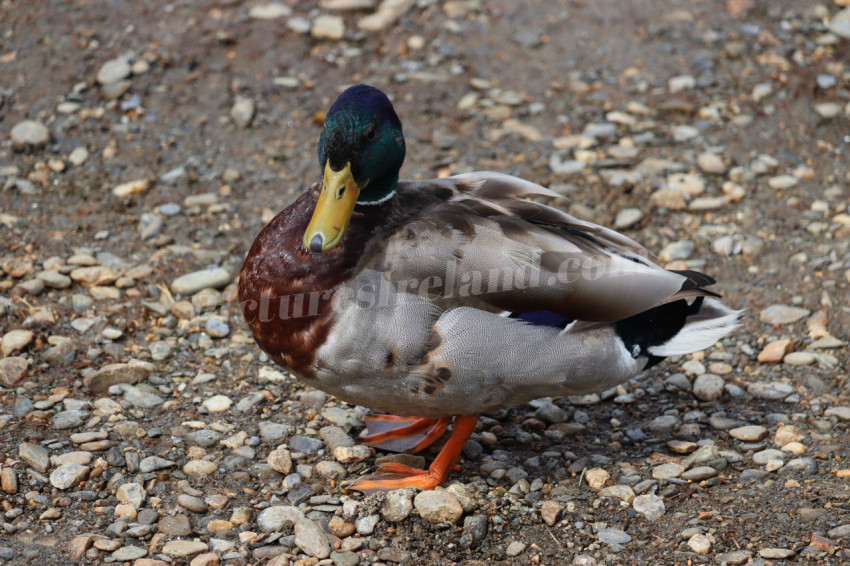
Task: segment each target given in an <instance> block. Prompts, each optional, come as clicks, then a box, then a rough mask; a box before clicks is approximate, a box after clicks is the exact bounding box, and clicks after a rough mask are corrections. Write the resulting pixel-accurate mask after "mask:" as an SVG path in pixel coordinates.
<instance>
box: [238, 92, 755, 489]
mask: <svg viewBox="0 0 850 566" xmlns="http://www.w3.org/2000/svg"><path fill="white" fill-rule="evenodd" d="M318 157H319V166H320V167H321V169H322V171H323V180H322V182H320V183H315V184H314V185H312V186H311V187H310V188H309V189H308V190H307V191H306V192H305V193H303V194H302V195H301V196H299V197H298V198H297V199H296V200H295V202H294V203H292V204H291V205H290V206H289V207H287V208H286V209H285V210H283V211H282V212H281V213H279V214H278V215H277V216H276V217H275V218H274V219H273V220H272V221H271V222H270V223H269V224H268V225H267V226H266V227H265V228H264V229H263V230H262V232H260V234H259V236H257V239H256V240H255V241H254V244H253V245H252V246H251V249H250V251H249V253H248V255H247V257H246V259H245V263H244V265H243V267H242V272H241V275H240V279H239V299H240V302H241V307H242V311H243V313H244V316H245V318H246V320H247V321H248V324H249V326H250V329H251V332H252V333H253V336H254V338H255V340H256V341H257V344H258V345H259V346H260V348H262V349H263V350H264V351H265V352H266V353H267V354H268V355H269V357H270V358H271V359H272V360H274V361H275V362H277V363H278V364H280V365H281V366H283V367H284V368H286V369H288V370H289V371H291V372H292V373H293V374H295V375H296V376H297V377H298V378H300V379H301V380H302V381H303V382H304V383H306V384H309V385H311V386H313V387H316V388H318V389H321V390H323V391H325V392H327V393H330V394H332V395H335V396H336V397H338V398H339V399H341V400H344V401H346V402H348V403H353V404H358V405H363V406H365V407H368V408H370V409H372V410H375V411H381V412H384V413H387V414H384V415H379V414H375V415H373V416H371V417H369V418H367V425H368V427H369V434H368V435H367V436H366V437H365V439H364V442H365V443H366V444H369V445H372V446H377V447H380V448H384V449H388V450H397V451H411V452H417V451H420V450H422V449H424V448H425V447H427V446H428V445H430V444H432V443H433V442H435V441H436V440H437V439H439V438H440V437H441V436H442V435H443V434H444V433H445V432H446V431H447V430H448V428H449V426H451V428H452V432H451V436H450V437H449V439H448V440H447V442H446V443H445V445H444V447H443V448H442V449H441V451H440V452H439V454H438V455H437V457H436V459H435V460H434V461H433V463H432V464H431V465H430V467H429V468H428V469H427V470H419V469H414V468H409V467H406V466H403V465H400V464H398V463H390V464H385V465H383V466H382V467H380V468H379V469H378V470H377V472H378V473H377V474H375V475H372V476H367V477H364V478H360V479H358V480H356V481H355V482H353V484H351V485H349V487H350V488H351V489H355V490H360V491H364V492H370V491H374V490H389V489H397V488H401V487H405V486H417V487H420V488H422V489H431V488H433V487H435V486H437V485H440V484H441V483H443V481H444V480H445V478H446V476H447V475H448V474H449V472H450V471H451V470H452V469H453V468H454V466H455V464H456V463H457V461H458V458H459V456H460V453H461V450H462V449H463V447H464V445H465V443H466V441H467V440H468V438H469V436H470V435H471V434H472V432H473V431H474V429H475V424H476V421H477V418H478V417H477V415H479V414H481V413H487V412H491V411H496V410H498V409H503V408H507V407H513V406H516V405H520V404H522V403H525V402H527V401H530V400H533V399H536V398H540V397H548V396H562V395H583V394H587V393H591V392H599V391H603V390H606V389H609V388H611V387H614V386H616V385H617V384H620V383H623V382H625V381H627V380H628V379H630V378H632V377H633V376H635V375H636V374H638V373H639V372H641V371H643V370H645V369H646V368H648V367H650V366H653V365H655V364H657V363H658V362H660V361H661V360H662V359H664V358H665V357H667V356H674V355H681V354H687V353H690V352H695V351H698V350H702V349H704V348H707V347H709V346H711V345H712V344H714V343H715V342H716V341H717V340H719V339H720V338H722V337H723V336H725V335H726V334H728V333H729V332H730V331H731V330H732V329H733V328H734V327H735V325H736V324H737V321H738V317H739V315H738V312H736V311H734V310H732V309H730V308H728V307H726V306H724V305H723V304H722V303H720V302H719V301H718V300H717V297H718V295H716V294H715V293H713V292H712V291H709V290H707V289H706V287H707V286H709V285H711V284H712V283H714V280H713V279H712V278H710V277H708V276H706V275H703V274H701V273H698V272H695V271H671V270H667V269H663V268H661V267H659V266H658V265H656V264H655V263H653V262H652V261H650V260H649V259H648V258H647V257H646V253H645V252H644V250H643V248H641V246H639V245H638V244H637V243H635V242H634V241H632V240H631V239H629V238H627V237H626V236H624V235H622V234H619V233H617V232H615V231H613V230H610V229H608V228H604V227H602V226H599V225H596V224H592V223H590V222H586V221H583V220H579V219H577V218H574V217H573V216H570V215H569V214H566V213H565V212H562V211H561V210H559V209H557V208H554V207H551V206H547V205H545V204H541V203H540V202H537V201H536V200H530V199H531V198H532V197H534V198H538V200H540V199H539V197H548V198H550V199H561V200H562V197H560V196H559V195H558V194H556V193H554V192H552V191H549V190H547V189H545V188H543V187H541V186H539V185H537V184H535V183H532V182H529V181H525V180H523V179H519V178H517V177H512V176H509V175H504V174H499V173H490V172H478V173H469V174H463V175H457V176H454V177H448V178H443V179H432V180H426V181H405V180H399V170H400V169H401V165H402V162H403V161H404V157H405V140H404V135H403V134H402V126H401V122H400V121H399V118H398V116H397V115H396V112H395V110H394V109H393V105H392V103H391V102H390V100H389V99H388V98H387V96H386V95H385V94H384V93H383V92H381V91H380V90H378V89H377V88H373V87H371V86H367V85H357V86H353V87H351V88H348V89H347V90H345V91H344V92H343V93H342V94H340V96H339V97H338V98H337V99H336V101H335V102H334V103H333V105H332V106H331V108H330V110H329V111H328V113H327V116H326V119H325V123H324V128H323V130H322V133H321V137H320V138H319V144H318Z"/></svg>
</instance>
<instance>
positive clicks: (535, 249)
mask: <svg viewBox="0 0 850 566" xmlns="http://www.w3.org/2000/svg"><path fill="white" fill-rule="evenodd" d="M398 197H399V198H398V199H397V201H398V208H397V210H396V211H395V214H394V218H395V221H394V223H391V225H390V226H391V227H390V233H389V234H387V235H386V236H385V237H384V240H383V242H382V244H381V245H379V246H378V247H377V248H376V249H375V250H374V253H372V254H370V256H371V259H370V261H369V263H370V264H371V265H370V267H372V268H376V267H378V266H379V269H380V270H381V271H382V272H383V273H384V277H385V279H387V280H388V281H390V282H392V284H393V285H394V286H395V288H396V289H397V290H400V291H402V292H407V293H411V292H412V293H417V294H420V295H423V296H427V297H429V298H431V299H432V300H433V301H436V302H437V303H438V304H441V306H443V307H444V308H448V307H451V306H476V307H478V308H484V309H487V310H493V311H507V312H511V313H521V312H532V311H551V312H554V313H557V314H558V315H560V316H563V317H565V318H568V319H570V320H579V321H586V322H610V321H616V320H621V319H624V318H627V317H630V316H633V315H635V314H638V313H641V312H643V311H645V310H647V309H650V308H653V307H656V306H658V305H661V304H664V303H667V302H670V301H673V300H678V299H681V298H684V297H688V296H700V295H710V296H711V295H714V293H712V292H710V291H707V290H705V289H703V287H704V286H706V285H710V284H712V283H714V280H713V279H711V278H710V277H708V276H706V275H703V274H701V273H697V272H691V271H670V270H666V269H663V268H661V267H660V266H658V265H656V264H655V263H653V262H652V261H651V260H649V259H648V258H647V253H646V250H644V248H642V247H641V246H640V245H639V244H637V243H636V242H634V241H633V240H631V239H630V238H628V237H626V236H624V235H622V234H620V233H618V232H616V231H614V230H611V229H609V228H605V227H603V226H599V225H597V224H593V223H591V222H587V221H584V220H580V219H578V218H575V217H573V216H571V215H569V214H567V213H565V212H563V211H561V210H558V209H557V208H554V207H551V206H548V205H546V204H543V203H541V202H537V201H534V200H530V199H531V198H539V197H544V198H555V199H562V198H563V197H560V196H559V195H558V194H557V193H554V192H552V191H550V190H548V189H545V188H544V187H541V186H539V185H536V184H534V183H531V182H529V181H525V180H523V179H519V178H517V177H512V176H510V175H504V174H500V173H491V172H476V173H469V174H464V175H458V176H454V177H448V178H445V179H435V180H428V181H401V182H400V183H399V189H398Z"/></svg>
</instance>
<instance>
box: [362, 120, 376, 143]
mask: <svg viewBox="0 0 850 566" xmlns="http://www.w3.org/2000/svg"><path fill="white" fill-rule="evenodd" d="M364 137H365V138H366V139H367V140H369V141H375V140H376V139H378V128H377V126H375V124H369V125H368V126H367V127H366V133H365V134H364Z"/></svg>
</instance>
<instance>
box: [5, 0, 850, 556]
mask: <svg viewBox="0 0 850 566" xmlns="http://www.w3.org/2000/svg"><path fill="white" fill-rule="evenodd" d="M847 4H848V1H847V0H834V1H833V0H824V1H823V2H821V3H817V2H809V1H796V2H795V1H791V0H772V1H770V2H766V1H762V2H759V1H758V0H728V1H727V2H726V3H725V4H723V3H719V2H712V1H708V0H670V1H665V0H634V1H629V2H615V1H614V0H602V1H598V2H557V3H556V2H551V1H550V2H545V1H542V0H540V1H532V2H525V3H519V2H516V3H511V2H503V3H498V2H484V1H480V0H467V1H446V2H436V1H433V0H385V1H384V2H382V3H381V4H380V5H378V3H377V2H376V1H374V0H321V1H320V2H318V3H317V2H315V1H305V2H294V1H290V0H286V2H285V3H278V4H276V3H270V4H262V3H252V2H247V1H246V2H241V1H239V0H217V1H198V2H189V1H185V0H183V1H180V0H178V1H176V2H174V1H172V2H165V1H162V0H151V1H148V2H131V1H127V0H125V1H121V0H116V1H114V2H108V3H106V2H82V1H79V0H77V1H70V2H23V1H15V0H5V1H3V2H0V30H2V34H1V35H0V123H2V129H0V133H2V141H0V186H2V189H0V268H1V270H0V424H2V427H0V491H2V492H1V493H0V505H2V511H0V512H2V515H0V563H7V564H47V565H52V564H62V563H68V562H69V561H71V560H73V561H79V562H80V563H85V564H96V563H104V562H120V563H126V564H132V565H133V566H165V565H166V564H175V565H177V564H191V565H192V566H202V565H215V564H218V563H222V564H240V565H241V564H270V565H274V566H284V565H287V564H293V565H302V566H308V565H314V564H335V565H351V566H353V565H356V564H393V563H402V564H406V563H412V562H418V563H426V564H454V563H461V564H469V565H473V564H529V563H532V564H546V565H551V564H575V565H584V566H590V565H593V564H682V565H684V564H703V563H715V564H723V563H725V564H744V563H754V564H781V563H803V564H847V563H850V465H848V464H847V463H846V462H845V461H846V459H847V458H848V457H850V434H849V433H848V427H850V386H848V384H850V381H848V379H847V372H846V365H847V362H848V358H850V356H848V351H847V347H846V340H847V339H848V329H850V293H848V287H850V250H848V242H850V206H848V205H850V173H848V171H850V169H848V161H850V159H848V144H850V136H848V132H850V102H848V101H850V87H848V84H850V68H848V61H850V7H845V6H847ZM357 81H364V82H369V83H371V84H374V85H376V86H379V87H381V88H383V89H385V90H386V91H387V92H388V93H389V94H390V95H391V96H392V97H393V98H394V100H395V102H396V108H397V110H398V112H399V115H400V116H401V118H402V121H403V122H404V124H405V132H406V135H407V139H408V159H407V163H406V165H405V168H404V170H403V173H406V175H407V176H415V177H432V176H435V175H446V174H454V173H460V172H464V171H469V170H475V169H489V170H496V171H503V172H507V173H512V174H516V175H519V176H522V177H526V178H529V179H533V180H535V181H537V182H539V183H541V184H544V185H547V186H550V187H552V188H553V189H555V190H556V191H559V192H561V193H563V194H565V195H567V196H569V197H570V211H571V212H572V213H573V214H575V215H577V216H580V217H583V218H587V219H590V220H593V221H596V222H601V223H604V224H608V225H612V226H615V227H616V228H617V229H619V230H622V231H623V232H624V233H626V234H628V235H629V236H631V237H633V238H635V239H637V240H638V241H640V242H643V243H644V244H645V245H646V246H647V247H648V248H649V249H650V250H651V251H653V252H654V253H656V254H657V257H658V260H659V261H660V262H662V263H663V264H665V265H667V266H669V267H671V268H677V269H681V268H695V269H700V270H703V269H704V270H705V271H706V272H708V273H711V274H713V275H715V276H716V277H717V279H718V280H719V281H720V283H719V284H718V287H717V288H718V290H719V291H720V292H722V293H723V294H724V297H725V299H724V301H725V302H726V303H727V304H729V305H731V306H734V307H738V308H746V309H747V314H746V318H745V320H744V321H743V324H742V327H741V328H740V329H739V330H738V331H737V332H736V333H735V334H733V335H732V336H730V337H729V338H728V339H726V340H724V341H723V342H722V343H718V344H717V345H716V346H715V347H713V348H711V349H710V350H708V351H706V352H702V353H699V354H695V355H692V356H689V357H687V358H682V359H671V360H668V361H667V362H666V363H664V364H662V365H661V366H659V367H656V368H653V369H652V370H651V371H649V372H647V373H646V374H645V375H641V376H638V377H637V378H635V379H634V380H632V381H631V382H629V383H627V384H624V385H623V386H620V387H618V388H617V389H615V390H611V391H606V392H604V393H601V394H599V395H591V396H588V397H583V398H579V399H544V400H540V401H538V402H535V403H531V404H529V405H526V406H522V407H518V408H516V409H513V410H510V411H504V412H501V413H499V414H493V415H487V416H485V417H483V418H482V419H481V422H480V424H479V428H478V430H477V431H476V433H475V434H474V435H473V440H471V441H470V442H469V444H468V445H467V447H466V449H465V452H464V457H463V458H462V460H461V462H460V466H459V469H458V471H457V472H456V473H454V474H453V476H452V478H451V479H450V481H449V484H450V485H447V486H446V489H444V490H437V491H434V492H429V493H419V494H417V493H413V492H409V491H398V492H392V493H390V494H386V495H373V496H370V497H363V496H362V495H359V494H357V493H345V492H344V491H342V490H341V489H340V487H339V485H340V483H341V482H342V481H344V480H346V479H353V478H356V477H358V476H360V475H362V474H364V473H367V472H368V471H369V470H370V469H372V468H373V467H374V466H375V464H376V462H377V461H379V460H380V459H381V458H386V457H388V455H387V454H384V453H375V451H373V450H371V449H368V448H364V447H359V446H357V445H356V439H357V437H358V435H359V434H360V433H361V431H362V420H361V419H362V415H363V413H364V411H365V409H363V408H361V407H352V406H349V405H346V404H345V403H343V402H341V401H339V400H337V399H334V398H329V397H328V396H326V395H325V394H323V393H321V392H318V391H315V390H311V389H308V388H306V387H303V386H302V385H300V384H298V383H297V382H296V381H295V380H293V379H292V377H291V376H289V375H287V374H286V373H285V372H282V371H281V370H280V369H279V368H277V367H275V366H274V365H273V364H271V363H270V362H269V360H268V359H267V358H266V357H265V356H264V355H263V354H261V353H260V351H259V350H258V349H257V348H256V346H255V345H254V344H253V341H252V339H251V337H250V334H249V333H248V331H247V329H246V328H245V326H244V324H243V322H242V321H241V319H240V318H239V316H238V314H237V312H236V310H235V304H234V302H233V301H234V298H235V294H236V292H235V279H234V278H235V276H236V274H237V273H238V268H239V266H240V264H241V261H242V257H243V255H244V253H245V252H246V251H247V247H248V246H249V245H250V243H251V241H252V240H253V238H254V236H255V235H256V234H257V232H258V231H259V230H260V228H261V227H262V225H263V223H264V222H266V221H268V220H269V219H270V218H271V217H272V215H273V214H274V213H276V212H277V211H278V210H280V209H281V208H283V207H284V206H285V205H286V204H287V203H288V202H289V201H290V200H291V199H292V198H293V197H294V195H296V194H298V193H299V192H300V191H303V190H304V188H305V187H306V186H307V184H308V183H311V182H313V181H315V180H316V179H317V178H318V174H319V172H318V165H317V164H316V163H315V144H316V140H317V138H318V134H319V131H320V124H321V120H322V117H323V112H324V110H325V109H326V108H327V107H328V105H329V104H330V102H331V101H332V100H333V99H334V98H335V96H336V94H337V93H338V91H339V90H340V89H341V88H342V87H343V86H346V85H348V84H351V83H354V82H357ZM426 456H428V457H429V458H430V456H431V455H430V454H426ZM412 459H413V460H414V464H417V462H416V460H419V462H418V465H421V464H422V460H421V457H415V458H412Z"/></svg>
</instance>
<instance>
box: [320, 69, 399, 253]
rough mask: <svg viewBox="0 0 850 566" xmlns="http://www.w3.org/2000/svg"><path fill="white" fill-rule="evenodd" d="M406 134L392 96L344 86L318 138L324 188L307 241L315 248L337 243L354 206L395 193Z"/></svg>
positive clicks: (378, 200) (325, 247)
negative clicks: (390, 98) (403, 131)
mask: <svg viewBox="0 0 850 566" xmlns="http://www.w3.org/2000/svg"><path fill="white" fill-rule="evenodd" d="M404 153H405V148H404V135H403V134H402V132H401V122H400V121H399V119H398V116H397V115H396V113H395V110H394V109H393V105H392V103H391V102H390V100H389V99H388V98H387V95H385V94H384V93H383V92H381V91H380V90H378V89H376V88H374V87H371V86H368V85H357V86H353V87H351V88H348V89H346V90H345V91H343V93H342V94H340V95H339V98H337V99H336V102H334V103H333V105H332V106H331V109H330V110H329V111H328V115H327V117H326V118H325V127H324V129H323V130H322V136H321V137H320V138H319V165H320V166H321V167H322V170H323V171H324V178H323V183H322V193H321V195H320V196H319V201H318V202H317V203H316V210H315V211H314V212H313V217H312V219H311V220H310V224H309V225H308V226H307V231H306V232H305V233H304V246H305V247H306V248H308V249H309V250H310V251H313V252H322V251H325V250H329V249H331V248H333V247H335V246H336V245H338V244H339V242H340V240H342V235H343V233H344V232H345V228H346V226H348V221H349V220H350V218H351V214H352V213H353V212H354V207H355V206H356V205H357V204H361V205H370V204H378V203H381V202H384V201H386V200H387V199H389V198H391V197H392V195H393V194H394V193H395V190H396V185H397V184H398V172H399V169H401V164H402V162H403V161H404Z"/></svg>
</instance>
